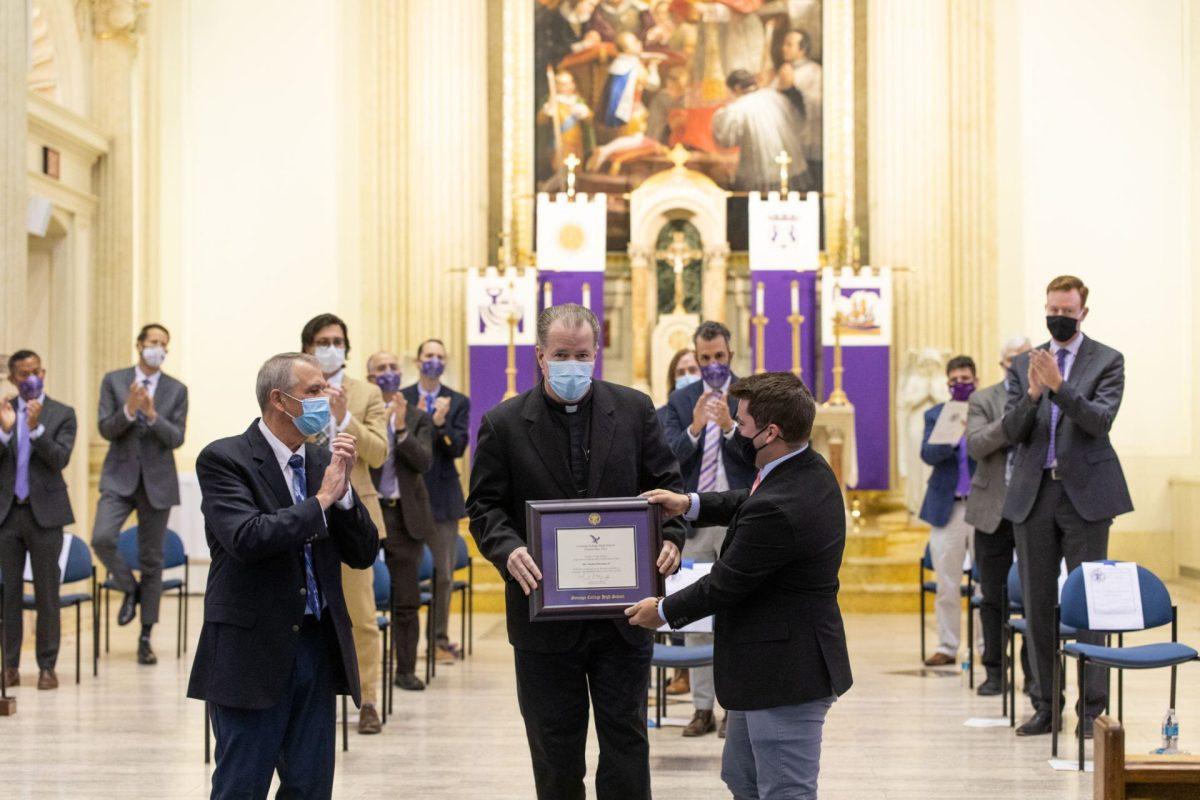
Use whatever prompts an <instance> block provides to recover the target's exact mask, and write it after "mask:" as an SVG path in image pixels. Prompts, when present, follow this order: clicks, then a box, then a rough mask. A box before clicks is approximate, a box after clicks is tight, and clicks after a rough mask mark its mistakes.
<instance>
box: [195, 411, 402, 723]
mask: <svg viewBox="0 0 1200 800" xmlns="http://www.w3.org/2000/svg"><path fill="white" fill-rule="evenodd" d="M329 461H330V452H329V449H328V448H325V447H317V446H316V445H312V444H306V445H304V463H305V478H306V479H307V483H308V499H306V500H304V501H303V502H300V503H296V502H295V501H294V500H293V499H292V494H291V491H290V490H289V488H288V485H287V483H286V482H285V481H284V479H283V473H282V472H281V471H280V469H279V462H278V461H276V460H275V453H274V451H272V450H271V445H270V444H268V443H267V439H266V437H265V436H263V435H262V431H260V430H259V429H258V421H257V420H255V422H254V423H253V424H252V425H251V426H250V428H249V429H248V430H247V431H246V432H245V433H243V434H242V435H240V436H232V437H230V438H228V439H218V440H217V441H215V442H213V443H212V444H210V445H209V446H208V447H206V448H204V450H203V451H202V452H201V453H200V456H199V457H198V458H197V459H196V477H197V478H199V480H200V491H201V492H202V493H203V499H202V500H201V503H200V509H201V511H203V512H204V533H205V536H206V538H207V539H208V547H209V550H210V551H211V552H212V563H211V565H210V567H209V570H208V586H207V588H206V589H205V591H204V626H203V627H202V628H201V629H200V643H199V644H198V645H197V647H196V660H195V663H194V664H193V665H192V677H191V681H190V682H189V683H188V692H187V696H188V697H192V698H195V699H197V700H206V701H208V702H211V703H216V704H218V705H222V706H229V707H232V708H245V709H252V710H262V709H266V708H270V707H271V706H273V705H275V704H277V703H278V702H280V700H282V699H283V695H284V690H285V689H286V688H287V685H288V680H289V679H290V678H291V675H292V668H293V665H294V663H295V660H296V646H297V644H298V642H299V638H300V636H299V630H300V623H301V622H302V621H303V620H304V609H305V605H306V602H307V601H306V596H305V591H306V586H307V581H306V579H305V574H304V544H305V543H306V542H312V555H313V566H314V568H315V570H316V573H317V576H316V577H317V583H318V585H319V586H320V590H321V597H322V598H323V599H324V601H325V606H326V608H325V611H324V612H323V613H324V614H328V615H329V617H330V619H331V621H332V622H333V627H334V630H335V631H336V634H337V642H336V650H337V651H338V652H337V654H336V656H335V657H336V658H338V660H339V662H340V663H341V666H342V674H341V675H339V676H337V677H338V681H337V691H338V693H339V694H350V695H352V696H353V697H354V702H355V704H357V703H358V702H359V684H358V662H357V659H356V658H355V654H354V639H353V637H352V636H351V633H350V615H349V614H348V613H347V611H346V600H345V597H344V596H343V594H342V569H341V565H342V564H347V565H348V566H350V567H353V568H354V569H367V568H368V567H370V566H372V565H373V564H374V563H375V556H376V554H377V553H378V552H379V533H378V532H377V531H376V530H375V523H373V522H371V516H370V515H369V514H368V513H367V509H366V507H365V506H364V505H363V504H362V500H360V499H359V497H358V493H357V492H355V493H354V505H353V507H352V508H350V509H349V510H342V509H340V508H338V507H337V506H336V505H334V506H330V508H329V510H328V511H326V512H325V514H324V518H322V512H321V505H320V503H318V502H317V498H316V494H317V490H318V489H320V488H321V479H322V478H323V477H324V475H325V468H326V467H327V466H329Z"/></svg>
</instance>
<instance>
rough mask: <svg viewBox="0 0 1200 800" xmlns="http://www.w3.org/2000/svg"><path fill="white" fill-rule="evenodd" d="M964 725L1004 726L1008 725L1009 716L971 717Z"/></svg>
mask: <svg viewBox="0 0 1200 800" xmlns="http://www.w3.org/2000/svg"><path fill="white" fill-rule="evenodd" d="M963 725H965V726H966V727H968V728H1004V727H1007V726H1008V717H971V718H970V719H968V720H967V721H966V722H964V723H963Z"/></svg>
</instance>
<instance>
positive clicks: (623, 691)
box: [467, 303, 683, 800]
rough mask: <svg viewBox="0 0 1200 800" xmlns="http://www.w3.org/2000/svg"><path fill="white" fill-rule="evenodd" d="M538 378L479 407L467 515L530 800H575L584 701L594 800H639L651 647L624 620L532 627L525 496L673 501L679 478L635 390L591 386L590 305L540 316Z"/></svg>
mask: <svg viewBox="0 0 1200 800" xmlns="http://www.w3.org/2000/svg"><path fill="white" fill-rule="evenodd" d="M537 342H538V344H537V357H538V364H539V366H540V367H541V372H542V376H543V380H542V382H540V383H538V385H537V386H535V387H534V388H532V389H530V390H529V391H527V392H524V393H523V394H520V395H517V396H516V397H514V398H512V399H510V400H506V401H505V402H503V403H501V404H500V405H499V406H497V407H496V408H493V409H492V410H491V411H489V412H488V413H487V414H486V415H485V416H484V418H483V422H482V423H481V425H480V429H479V444H478V447H477V448H476V452H475V466H474V468H473V469H472V470H471V492H470V496H469V497H468V499H467V507H468V510H469V512H470V516H471V533H472V534H473V535H474V537H475V541H476V542H477V543H478V544H479V550H480V552H481V553H483V555H484V556H485V557H486V558H487V559H488V560H490V561H491V562H492V563H493V564H495V565H496V569H498V570H499V571H500V574H501V575H502V576H503V577H504V579H505V602H506V606H507V611H508V639H509V641H510V642H511V643H512V645H513V649H514V651H515V655H516V668H517V700H518V702H519V703H520V707H521V714H522V716H524V718H525V733H526V736H527V737H528V739H529V749H530V752H531V754H532V756H533V775H534V781H535V783H536V785H537V796H538V798H539V800H583V798H584V796H585V792H584V785H583V777H584V774H585V772H586V761H585V760H584V751H585V747H586V745H587V732H588V705H589V702H588V701H589V695H590V698H591V707H592V710H593V711H594V712H595V715H596V733H597V735H598V737H599V739H600V766H599V768H598V769H597V771H596V797H597V798H598V800H648V798H649V797H650V745H649V740H648V738H647V736H646V692H647V689H648V685H649V677H650V656H651V653H652V651H653V644H654V642H653V638H652V636H651V635H650V633H648V632H646V631H639V630H636V629H633V628H630V626H628V625H626V624H625V622H624V621H623V620H592V621H583V622H579V621H555V622H546V621H539V622H531V621H530V619H529V599H528V595H529V593H530V592H531V591H533V589H534V588H535V587H536V586H537V585H538V583H539V582H540V581H541V580H542V573H541V570H540V568H539V567H538V565H537V563H536V562H535V561H534V560H533V556H531V555H530V553H529V549H528V546H527V544H526V543H527V541H528V537H529V532H528V531H526V530H525V511H526V508H525V503H526V501H528V500H565V499H576V498H603V497H632V496H634V495H637V494H639V493H641V492H645V491H649V490H650V489H658V488H662V489H671V490H672V491H681V490H682V489H683V481H682V480H681V479H680V477H679V467H678V466H677V465H676V463H675V459H674V457H673V456H672V455H671V451H670V449H668V447H667V444H666V442H664V441H663V438H662V433H661V431H660V428H659V425H658V419H657V417H656V416H655V413H654V404H653V403H651V402H650V398H649V397H647V396H646V395H644V394H642V393H641V392H637V391H634V390H632V389H627V388H625V387H623V386H618V385H616V384H612V383H608V382H606V381H598V380H593V378H592V369H593V366H594V364H595V359H596V350H597V348H598V347H599V345H600V324H599V323H598V322H597V321H596V317H595V315H594V314H592V312H591V311H589V310H588V309H586V308H583V307H582V306H578V305H574V304H570V303H568V304H565V305H560V306H551V307H550V308H547V309H546V310H544V311H543V312H542V313H541V314H540V315H539V317H538V323H537ZM663 537H664V539H665V543H664V544H663V547H662V551H661V552H660V553H659V554H658V558H657V566H658V569H659V571H660V572H661V573H662V574H664V575H666V574H669V573H671V572H674V571H675V570H676V569H677V568H678V566H679V562H680V555H679V547H680V545H682V544H683V526H682V524H681V523H679V522H678V521H675V520H672V521H670V522H668V523H666V524H665V525H664V527H663Z"/></svg>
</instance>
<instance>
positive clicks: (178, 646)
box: [175, 586, 183, 658]
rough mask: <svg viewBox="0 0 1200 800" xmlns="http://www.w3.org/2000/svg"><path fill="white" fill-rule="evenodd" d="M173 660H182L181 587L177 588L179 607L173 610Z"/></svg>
mask: <svg viewBox="0 0 1200 800" xmlns="http://www.w3.org/2000/svg"><path fill="white" fill-rule="evenodd" d="M175 658H183V587H182V586H180V587H179V606H178V607H177V608H176V609H175Z"/></svg>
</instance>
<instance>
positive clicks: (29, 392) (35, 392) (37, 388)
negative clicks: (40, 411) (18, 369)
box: [17, 375, 45, 403]
mask: <svg viewBox="0 0 1200 800" xmlns="http://www.w3.org/2000/svg"><path fill="white" fill-rule="evenodd" d="M44 385H45V384H44V383H43V382H42V377H41V376H40V375H30V376H29V377H28V378H26V379H25V380H23V381H21V382H20V383H19V384H17V391H18V392H19V393H20V395H21V399H22V400H24V401H25V402H26V403H28V402H29V401H31V400H37V399H38V398H39V397H41V396H42V387H43V386H44Z"/></svg>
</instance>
